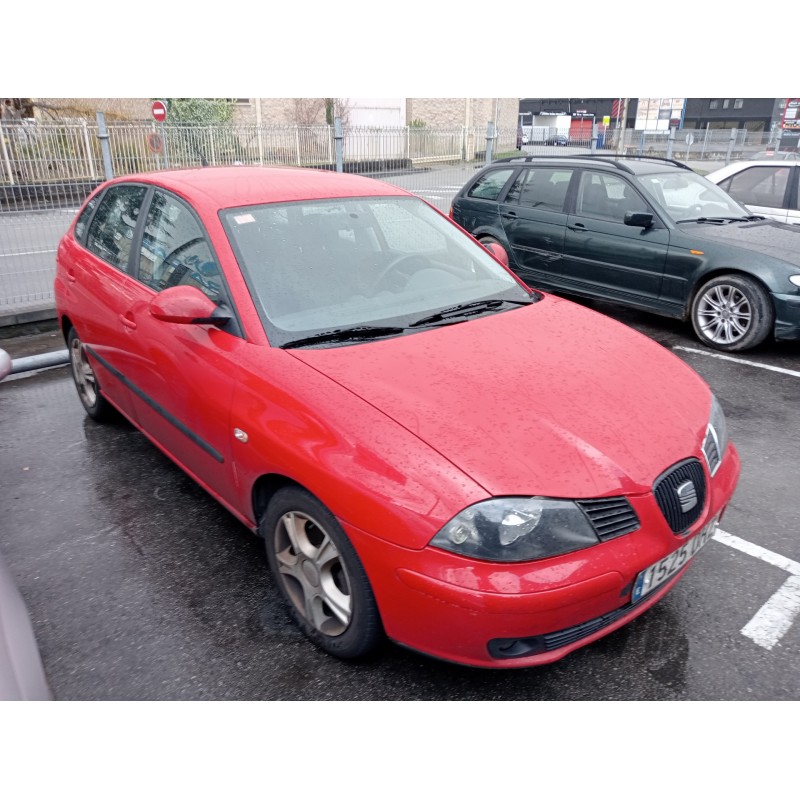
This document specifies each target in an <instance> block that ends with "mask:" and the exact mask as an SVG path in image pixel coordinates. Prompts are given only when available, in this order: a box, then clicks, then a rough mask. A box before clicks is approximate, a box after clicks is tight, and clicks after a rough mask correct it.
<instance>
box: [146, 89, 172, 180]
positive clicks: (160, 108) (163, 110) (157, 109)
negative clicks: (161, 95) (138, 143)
mask: <svg viewBox="0 0 800 800" xmlns="http://www.w3.org/2000/svg"><path fill="white" fill-rule="evenodd" d="M150 110H151V112H152V114H153V119H154V120H155V121H156V122H157V123H158V124H159V126H160V129H161V148H160V150H161V151H162V152H163V153H164V167H165V168H166V169H169V155H168V154H167V137H166V136H165V135H164V123H165V122H166V121H167V104H166V103H165V102H164V101H163V100H156V101H155V102H154V103H153V106H152V108H151V109H150ZM151 149H154V150H155V148H152V145H151Z"/></svg>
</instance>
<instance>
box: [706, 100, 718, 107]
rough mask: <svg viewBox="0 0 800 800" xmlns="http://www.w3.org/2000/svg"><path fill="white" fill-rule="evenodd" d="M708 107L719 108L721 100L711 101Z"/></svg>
mask: <svg viewBox="0 0 800 800" xmlns="http://www.w3.org/2000/svg"><path fill="white" fill-rule="evenodd" d="M708 107H709V108H719V100H712V101H711V102H710V103H709V104H708Z"/></svg>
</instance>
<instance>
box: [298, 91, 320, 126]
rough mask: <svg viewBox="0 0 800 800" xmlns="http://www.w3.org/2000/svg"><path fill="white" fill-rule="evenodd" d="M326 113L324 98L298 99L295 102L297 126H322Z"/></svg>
mask: <svg viewBox="0 0 800 800" xmlns="http://www.w3.org/2000/svg"><path fill="white" fill-rule="evenodd" d="M324 113H325V99H324V98H322V97H297V98H295V100H294V122H295V125H320V124H321V123H322V119H323V116H324Z"/></svg>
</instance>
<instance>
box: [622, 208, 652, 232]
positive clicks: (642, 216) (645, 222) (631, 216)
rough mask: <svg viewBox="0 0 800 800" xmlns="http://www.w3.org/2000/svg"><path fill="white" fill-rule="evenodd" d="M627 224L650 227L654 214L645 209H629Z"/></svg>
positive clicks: (635, 226)
mask: <svg viewBox="0 0 800 800" xmlns="http://www.w3.org/2000/svg"><path fill="white" fill-rule="evenodd" d="M625 224H626V225H631V226H632V227H634V228H650V227H652V225H653V215H652V214H650V213H648V212H645V211H627V212H626V213H625Z"/></svg>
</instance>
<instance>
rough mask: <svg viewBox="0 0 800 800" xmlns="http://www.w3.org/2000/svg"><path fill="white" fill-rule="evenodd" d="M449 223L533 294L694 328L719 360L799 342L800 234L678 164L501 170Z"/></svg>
mask: <svg viewBox="0 0 800 800" xmlns="http://www.w3.org/2000/svg"><path fill="white" fill-rule="evenodd" d="M450 215H451V217H452V218H453V220H454V221H455V222H457V223H458V224H459V225H461V226H462V227H463V228H465V229H466V230H467V231H469V232H470V233H471V234H472V235H473V236H475V238H477V239H478V240H479V241H481V242H483V243H484V244H490V243H492V242H497V243H499V244H501V245H502V246H503V247H504V248H505V249H506V251H507V253H508V256H509V266H510V267H511V269H513V270H514V271H515V272H516V273H517V274H518V275H519V276H520V277H521V278H522V279H523V280H524V281H525V282H526V283H528V284H529V285H530V286H533V287H538V288H541V289H545V290H547V289H550V290H554V291H558V292H564V293H568V294H575V295H580V296H583V297H592V298H601V299H604V300H610V301H613V302H616V303H623V304H625V305H630V306H635V307H637V308H641V309H645V310H647V311H652V312H654V313H656V314H662V315H664V316H668V317H675V318H678V319H682V320H687V319H691V322H692V325H693V327H694V330H695V333H696V334H697V336H698V337H699V339H700V340H701V341H702V342H703V343H705V344H707V345H709V346H710V347H714V348H716V349H718V350H727V351H736V350H746V349H748V348H751V347H755V346H756V345H758V344H760V343H761V342H763V341H764V340H765V339H767V338H768V337H774V338H776V339H795V340H796V339H800V226H795V225H786V224H783V223H780V222H775V221H773V220H768V219H766V218H764V217H760V216H754V215H753V214H752V213H751V212H749V211H748V210H747V209H746V208H744V207H743V206H741V205H740V204H739V203H737V202H736V201H735V200H733V198H731V197H730V196H729V195H727V194H726V193H725V192H724V191H723V190H722V189H720V188H719V187H717V186H715V185H714V184H712V183H711V182H710V181H707V180H706V179H705V178H703V177H701V176H700V175H698V174H697V173H696V172H694V171H693V170H691V169H690V168H689V167H687V166H685V165H683V164H680V163H678V162H676V161H668V160H665V159H653V158H645V157H629V158H618V159H614V158H607V157H602V156H566V157H560V158H559V157H548V156H544V157H543V156H527V157H520V158H510V159H502V160H500V161H496V162H495V163H493V164H491V165H490V166H487V167H485V168H484V169H482V170H481V171H480V172H478V173H477V174H476V175H475V177H474V178H472V179H471V180H470V181H469V182H468V183H467V184H466V185H465V186H464V187H463V188H462V189H461V190H460V191H459V193H458V194H457V195H456V197H455V199H454V201H453V206H452V209H451V212H450Z"/></svg>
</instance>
